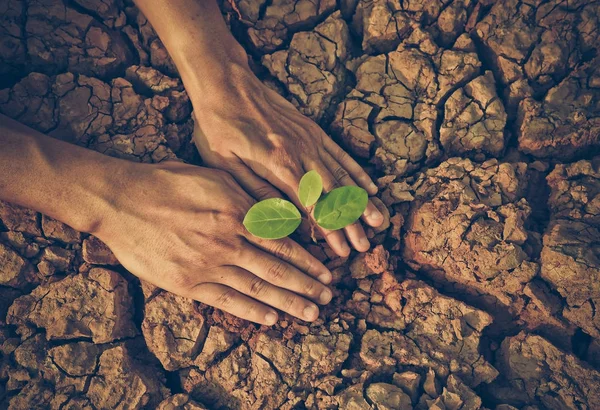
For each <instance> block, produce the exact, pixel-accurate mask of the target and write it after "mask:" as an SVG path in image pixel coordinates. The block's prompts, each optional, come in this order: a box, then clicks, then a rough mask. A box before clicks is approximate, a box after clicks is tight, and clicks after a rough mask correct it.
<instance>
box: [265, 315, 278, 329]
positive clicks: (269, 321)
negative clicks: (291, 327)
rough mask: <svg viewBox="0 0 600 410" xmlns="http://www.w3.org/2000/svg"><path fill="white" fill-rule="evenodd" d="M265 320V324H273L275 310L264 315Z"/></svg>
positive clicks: (275, 317)
mask: <svg viewBox="0 0 600 410" xmlns="http://www.w3.org/2000/svg"><path fill="white" fill-rule="evenodd" d="M265 322H267V325H269V326H271V325H274V324H275V323H276V322H277V313H275V312H269V313H267V314H266V315H265Z"/></svg>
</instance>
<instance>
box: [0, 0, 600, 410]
mask: <svg viewBox="0 0 600 410" xmlns="http://www.w3.org/2000/svg"><path fill="white" fill-rule="evenodd" d="M221 6H222V10H223V15H224V17H225V19H226V21H227V23H228V25H229V26H230V27H231V29H232V31H233V33H234V34H235V35H236V36H237V38H238V40H239V41H240V42H241V43H242V44H243V45H244V46H245V47H246V49H247V50H248V52H249V54H250V56H251V60H252V64H251V66H252V67H253V69H254V70H255V71H256V73H257V75H259V76H260V77H261V78H262V79H263V80H264V81H265V82H266V83H267V84H268V85H269V86H270V87H272V88H273V89H275V90H277V91H278V92H280V93H282V95H284V96H285V97H286V98H288V99H289V100H290V101H291V102H292V103H293V104H294V105H295V106H297V107H298V109H299V110H300V111H301V112H302V113H304V114H305V115H307V116H309V117H311V118H312V119H313V120H315V121H316V122H318V123H319V124H320V125H321V126H322V127H323V129H324V130H325V131H326V132H328V133H329V134H330V135H332V136H333V137H334V138H335V139H336V140H337V141H338V142H339V143H340V144H341V145H343V146H344V148H345V149H347V150H348V152H349V153H351V154H352V155H353V156H354V157H355V158H356V159H357V160H359V161H360V162H361V163H362V164H363V165H364V166H365V167H366V168H367V170H368V171H369V172H370V173H371V174H372V175H373V177H374V178H376V180H377V182H378V185H379V187H380V190H379V193H378V195H377V196H376V197H374V198H373V201H374V202H375V204H376V205H377V207H378V208H379V209H380V210H381V211H382V212H383V213H384V215H385V221H384V224H383V225H382V226H381V227H380V228H378V229H371V228H370V229H367V235H368V236H369V238H370V239H371V241H372V244H373V246H372V249H371V250H370V251H369V252H368V253H365V254H352V255H351V256H350V257H349V258H337V257H335V256H333V255H332V253H331V251H330V250H329V249H328V248H327V247H326V246H325V245H324V244H323V243H311V242H310V241H309V240H306V242H305V243H304V244H305V245H306V246H307V249H309V251H310V252H311V253H313V254H314V255H315V256H316V257H317V258H319V259H320V260H322V261H323V262H324V263H325V264H326V265H327V266H328V267H329V268H330V269H331V270H332V272H333V274H334V285H333V289H334V299H333V301H332V303H331V304H330V305H328V306H327V307H325V308H324V309H323V310H322V312H321V315H320V317H319V319H318V320H317V321H316V322H314V323H312V324H309V323H305V322H302V321H299V320H297V319H293V318H291V317H288V316H282V318H281V320H280V322H279V323H278V324H277V325H275V326H273V327H272V328H267V327H259V326H256V325H252V324H250V323H248V322H245V321H243V320H240V319H237V318H234V317H232V316H230V315H228V314H225V313H223V312H221V311H218V310H215V309H212V308H210V307H208V306H205V305H202V304H199V303H197V302H195V301H192V300H187V299H185V298H182V297H178V296H175V295H173V294H170V293H168V292H165V291H163V290H161V289H158V288H156V287H154V286H152V285H150V284H148V283H143V282H140V281H139V280H138V279H136V278H135V277H134V276H133V275H131V274H130V273H128V272H127V271H126V270H125V269H124V268H123V267H122V266H120V265H119V262H118V261H117V260H116V258H115V257H114V255H113V254H112V252H111V251H110V249H108V247H107V246H106V245H104V244H103V243H102V242H101V241H99V240H98V239H97V238H95V237H93V236H90V235H88V234H86V233H80V232H77V231H75V230H73V229H72V228H70V227H69V226H66V225H64V224H63V223H61V222H59V221H56V220H53V219H51V218H48V217H46V216H45V215H40V214H38V213H36V212H34V211H32V210H28V209H24V208H21V207H18V206H14V205H11V204H8V203H3V202H0V408H2V409H4V408H7V409H11V410H22V409H23V410H24V409H155V408H156V409H161V410H167V409H168V410H172V409H186V410H194V409H209V408H210V409H410V408H415V409H435V410H445V409H448V410H459V409H460V410H477V409H496V410H512V409H528V410H537V409H539V410H541V409H561V410H562V409H573V410H575V409H577V410H584V409H589V410H593V409H597V408H600V313H599V312H598V306H600V259H599V257H600V256H599V255H600V157H598V156H596V155H597V154H598V152H599V148H600V71H599V68H598V67H600V64H599V63H600V60H599V57H598V50H597V47H598V45H599V44H600V38H599V36H600V21H599V19H600V3H597V2H594V1H585V0H579V1H578V0H575V1H569V2H567V1H560V0H548V1H538V0H531V1H519V0H508V1H492V0H415V1H413V0H410V1H407V0H405V1H399V0H341V1H338V2H335V1H331V0H320V1H309V0H297V1H293V0H273V1H266V0H229V1H225V2H221ZM191 110H192V107H191V103H190V100H189V97H188V95H187V93H186V91H185V89H184V88H183V84H182V82H181V80H180V79H179V76H178V73H177V70H176V68H175V66H174V64H173V62H172V61H171V59H170V58H169V56H168V54H167V52H166V50H165V48H164V46H163V45H162V43H161V41H160V39H159V38H158V37H157V35H156V33H155V32H154V30H153V29H152V27H151V25H150V24H149V23H148V21H147V20H146V18H145V17H144V16H143V15H142V14H141V13H139V11H138V10H137V9H136V8H135V6H134V5H133V3H132V2H131V1H130V0H105V1H102V2H95V1H88V0H70V1H66V0H64V1H63V0H28V1H24V0H7V1H4V2H1V4H0V112H1V113H3V114H5V115H7V116H9V117H12V118H15V119H16V120H18V121H20V122H22V123H24V124H27V125H29V126H31V127H33V128H35V129H37V130H39V131H42V132H45V133H48V134H50V135H51V136H53V137H55V138H58V139H62V140H65V141H68V142H71V143H74V144H78V145H81V146H84V147H87V148H90V149H94V150H97V151H99V152H102V153H104V154H106V155H111V156H115V157H119V158H123V159H126V160H130V161H139V162H160V161H167V160H178V161H186V162H189V163H193V164H200V161H201V159H200V158H199V156H198V154H197V153H196V151H195V149H194V147H193V144H192V143H191V141H190V138H191V133H192V129H193V119H192V113H191ZM300 240H305V239H303V238H300Z"/></svg>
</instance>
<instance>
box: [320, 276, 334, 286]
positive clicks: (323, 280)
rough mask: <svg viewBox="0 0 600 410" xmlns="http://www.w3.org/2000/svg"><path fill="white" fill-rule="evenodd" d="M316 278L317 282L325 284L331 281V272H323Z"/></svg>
mask: <svg viewBox="0 0 600 410" xmlns="http://www.w3.org/2000/svg"><path fill="white" fill-rule="evenodd" d="M317 279H319V282H321V283H324V284H326V285H327V284H328V283H329V282H331V279H332V277H331V273H324V274H322V275H319V277H318V278H317Z"/></svg>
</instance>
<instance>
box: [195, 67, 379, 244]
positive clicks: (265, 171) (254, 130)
mask: <svg viewBox="0 0 600 410" xmlns="http://www.w3.org/2000/svg"><path fill="white" fill-rule="evenodd" d="M236 73H237V74H238V75H236V76H233V77H232V78H231V81H229V82H228V83H226V84H219V88H215V89H213V90H212V92H211V93H203V94H202V96H200V94H199V93H196V94H195V93H194V92H193V88H190V87H188V91H189V92H190V95H191V98H192V102H193V104H194V110H195V114H196V119H197V121H196V129H195V133H194V141H195V143H196V146H197V147H198V150H199V151H200V154H201V156H202V159H203V160H204V162H205V164H206V165H208V166H210V167H215V168H220V169H224V170H226V171H228V172H229V173H231V174H232V175H233V176H234V177H235V179H236V180H237V181H238V182H239V183H240V185H242V186H243V187H244V189H245V190H246V191H247V192H249V193H250V194H252V195H253V196H254V197H255V198H256V199H265V198H268V197H276V196H280V194H279V192H278V191H277V190H276V189H274V188H273V186H274V187H276V188H278V189H279V190H281V191H282V192H284V193H285V194H286V195H287V196H288V197H289V198H290V199H291V200H292V201H293V202H294V203H295V204H296V206H298V207H299V208H300V209H304V208H303V207H302V205H301V204H300V201H299V200H298V194H297V189H298V184H299V183H300V179H301V178H302V176H303V175H304V173H306V172H308V171H310V170H316V171H317V172H318V173H319V174H320V175H321V177H322V178H323V185H324V190H325V191H326V192H329V191H331V190H332V189H334V188H336V187H339V186H343V185H359V186H361V187H362V188H364V189H365V190H367V192H368V193H369V194H371V195H373V194H375V193H376V192H377V187H376V186H375V184H374V183H373V181H372V180H371V178H370V177H369V176H368V175H367V173H366V172H365V171H364V170H363V169H362V168H361V167H360V165H358V164H357V163H356V162H355V161H354V160H353V159H352V158H351V157H350V156H349V155H348V154H347V153H346V152H344V150H342V148H340V147H339V146H338V145H337V144H336V143H335V142H334V141H333V140H332V139H331V138H330V137H329V136H328V135H327V134H325V132H323V130H322V129H321V128H320V127H319V126H318V125H317V124H315V123H314V122H313V121H312V120H310V119H309V118H307V117H305V116H304V115H302V114H301V113H300V112H299V111H298V110H296V108H295V107H294V106H293V105H292V104H291V103H289V102H288V101H287V100H285V99H284V98H283V97H281V96H280V95H279V94H277V93H276V92H275V91H273V90H271V89H269V88H268V87H266V86H265V85H264V84H262V82H260V80H258V79H257V78H256V77H255V76H254V75H253V74H252V73H251V72H249V70H248V69H245V68H240V69H239V70H237V71H236ZM196 97H197V98H196ZM305 211H306V210H305ZM362 219H363V221H364V222H366V223H367V224H369V225H371V226H373V227H376V226H379V225H381V223H382V222H383V215H381V213H380V212H379V211H378V210H377V208H376V207H375V205H374V204H373V203H371V202H369V205H368V206H367V208H366V210H365V212H364V214H363V217H362ZM319 230H320V231H321V233H322V235H323V237H324V238H325V239H326V241H327V242H328V243H329V245H330V246H331V248H332V249H333V251H334V252H336V253H337V254H338V255H340V256H348V254H349V253H350V247H349V246H348V244H347V242H346V239H345V237H344V234H343V233H342V232H341V231H327V230H325V229H322V228H319ZM344 231H345V234H346V237H347V238H348V240H349V241H350V242H351V244H352V245H353V246H354V248H355V249H356V250H358V251H361V252H364V251H367V250H368V249H369V241H368V239H367V236H366V235H365V231H364V230H363V228H362V226H361V224H360V223H359V222H356V223H354V224H352V225H350V226H348V227H346V228H344Z"/></svg>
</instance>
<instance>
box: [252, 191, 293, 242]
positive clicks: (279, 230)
mask: <svg viewBox="0 0 600 410" xmlns="http://www.w3.org/2000/svg"><path fill="white" fill-rule="evenodd" d="M301 220H302V216H301V215H300V211H298V208H296V207H295V206H294V204H292V203H291V202H289V201H286V200H284V199H281V198H270V199H265V200H264V201H260V202H258V203H256V204H254V205H253V206H252V208H250V209H249V210H248V212H247V213H246V216H245V217H244V226H245V227H246V229H248V232H250V233H251V234H252V235H254V236H258V237H259V238H265V239H280V238H285V237H286V236H288V235H289V234H291V233H292V232H294V231H295V230H296V228H298V225H300V222H301Z"/></svg>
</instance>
